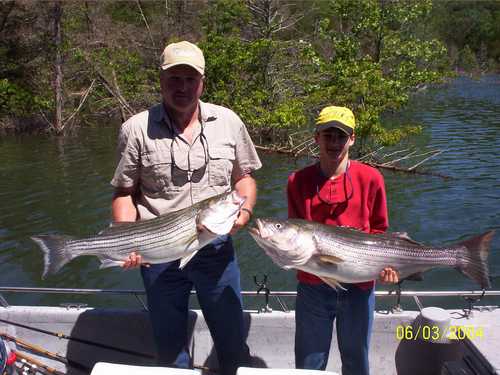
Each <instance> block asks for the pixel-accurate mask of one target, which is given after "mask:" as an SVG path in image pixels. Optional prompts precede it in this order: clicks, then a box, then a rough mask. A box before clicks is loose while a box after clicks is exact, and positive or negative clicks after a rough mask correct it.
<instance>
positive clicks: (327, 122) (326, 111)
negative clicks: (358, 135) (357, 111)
mask: <svg viewBox="0 0 500 375" xmlns="http://www.w3.org/2000/svg"><path fill="white" fill-rule="evenodd" d="M355 126H356V121H355V120H354V114H353V113H352V111H351V110H350V109H349V108H346V107H336V106H333V105H332V106H329V107H325V108H323V109H322V110H321V112H320V113H319V116H318V117H317V118H316V131H318V132H319V131H321V130H324V129H328V128H338V129H340V130H342V131H343V132H344V133H346V134H349V135H352V134H353V133H354V127H355Z"/></svg>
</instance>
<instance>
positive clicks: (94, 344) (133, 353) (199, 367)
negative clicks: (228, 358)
mask: <svg viewBox="0 0 500 375" xmlns="http://www.w3.org/2000/svg"><path fill="white" fill-rule="evenodd" d="M0 322H2V323H5V324H10V325H13V326H16V327H20V328H25V329H28V330H31V331H35V332H39V333H44V334H46V335H49V336H54V337H58V338H60V339H65V340H69V341H75V342H79V343H82V344H86V345H91V346H96V347H98V348H102V349H109V350H114V351H116V352H119V353H124V354H130V355H134V356H137V357H142V358H147V359H155V358H156V357H155V356H154V355H152V354H147V353H141V352H137V351H135V350H129V349H122V348H117V347H116V346H111V345H107V344H102V343H100V342H96V341H91V340H85V339H81V338H78V337H73V336H68V335H65V334H64V333H61V332H51V331H47V330H45V329H41V328H36V327H31V326H27V325H25V324H21V323H17V322H12V321H10V320H6V319H0ZM193 368H195V369H198V370H202V371H206V372H209V373H213V374H216V373H217V371H215V370H213V369H211V368H209V367H206V366H200V365H195V364H193Z"/></svg>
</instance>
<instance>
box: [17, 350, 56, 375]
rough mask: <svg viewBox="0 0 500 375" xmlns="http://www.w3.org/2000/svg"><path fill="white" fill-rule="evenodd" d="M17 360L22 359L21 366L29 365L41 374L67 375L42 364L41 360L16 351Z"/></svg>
mask: <svg viewBox="0 0 500 375" xmlns="http://www.w3.org/2000/svg"><path fill="white" fill-rule="evenodd" d="M14 353H16V356H17V358H21V361H20V362H21V364H23V365H25V364H26V365H28V366H30V367H31V369H32V370H34V371H38V372H41V373H42V374H44V375H66V374H65V373H64V372H62V371H59V370H56V369H55V368H53V367H50V366H47V365H46V364H44V363H42V362H40V361H39V360H37V359H35V358H33V357H30V356H28V355H26V354H24V353H22V352H20V351H17V350H14Z"/></svg>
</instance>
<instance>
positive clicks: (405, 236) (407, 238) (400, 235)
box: [390, 232, 425, 246]
mask: <svg viewBox="0 0 500 375" xmlns="http://www.w3.org/2000/svg"><path fill="white" fill-rule="evenodd" d="M390 235H391V236H392V237H395V238H399V239H400V240H405V241H407V242H409V243H412V244H415V245H419V246H425V245H424V244H422V243H420V242H418V241H415V240H414V239H413V238H411V237H410V236H409V235H408V233H407V232H392V233H391V234H390Z"/></svg>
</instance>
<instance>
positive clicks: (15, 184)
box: [0, 76, 500, 307]
mask: <svg viewBox="0 0 500 375" xmlns="http://www.w3.org/2000/svg"><path fill="white" fill-rule="evenodd" d="M398 119H399V121H402V122H418V123H421V124H423V126H424V131H423V133H422V134H421V135H420V136H418V137H417V138H416V139H413V140H412V146H415V147H418V148H419V149H429V148H431V149H442V150H445V152H444V153H443V154H441V155H440V156H439V157H438V158H436V159H434V160H431V161H429V162H428V163H426V164H425V168H426V169H428V170H432V171H433V172H438V173H441V174H444V175H448V176H450V177H452V179H448V180H446V179H441V178H439V177H434V176H414V175H407V174H402V173H393V172H388V171H383V173H384V176H385V178H386V187H387V193H388V204H389V212H390V225H391V230H393V231H405V232H408V233H409V234H410V235H411V236H412V237H413V238H414V239H416V240H418V241H420V242H425V243H429V244H433V245H438V244H449V243H452V242H454V241H460V240H463V239H465V238H467V237H469V236H473V235H475V234H478V233H481V232H484V231H486V230H489V229H499V228H500V178H499V176H500V153H499V150H500V76H488V77H485V78H482V79H481V80H477V81H476V80H470V79H467V78H460V79H457V80H455V81H453V82H452V83H450V84H449V85H447V86H444V87H439V88H433V89H429V90H427V91H426V92H424V93H419V94H418V95H417V96H416V97H415V98H414V99H413V100H412V103H411V105H410V106H409V108H407V109H406V110H405V111H404V112H403V113H401V114H398ZM117 126H118V124H98V125H97V126H95V127H92V128H85V129H81V130H80V131H79V132H78V134H77V135H75V136H71V137H67V138H47V137H43V136H19V137H14V136H8V137H3V138H0V181H1V182H0V201H1V204H0V284H1V285H2V286H24V287H29V286H30V287H64V288H103V289H113V288H114V289H142V282H141V279H140V276H139V272H138V271H122V270H121V269H118V268H114V269H105V270H100V269H99V268H98V266H99V262H98V260H97V259H96V258H95V257H81V258H78V259H76V260H74V261H72V262H71V263H70V264H69V265H67V266H66V267H64V268H63V269H62V270H61V272H60V273H59V274H57V275H55V276H52V277H49V278H48V279H47V280H41V278H40V277H41V274H42V268H43V259H42V254H41V252H40V250H39V249H38V248H37V247H36V245H35V244H34V243H33V242H32V241H31V240H29V236H31V235H34V234H40V233H65V234H71V235H74V236H86V235H90V234H94V233H96V232H98V231H99V230H100V229H101V228H103V227H105V226H107V225H108V223H109V220H110V201H111V194H112V189H111V186H110V185H109V181H110V179H111V176H112V173H113V171H114V167H115V144H116V135H117ZM261 158H262V161H263V164H264V167H263V168H262V170H260V171H258V172H257V173H256V178H257V180H258V184H259V201H258V204H257V207H256V209H255V215H256V216H278V217H283V218H284V217H286V198H285V185H286V180H287V177H288V175H289V174H290V173H291V172H292V171H293V170H295V169H297V168H300V167H302V166H304V165H306V164H307V163H308V162H310V161H308V160H299V161H296V160H291V159H288V158H286V157H282V156H276V155H267V154H261ZM235 240H236V247H237V253H238V258H239V261H240V265H241V269H242V286H243V288H244V289H246V290H255V289H256V286H255V284H254V276H256V277H257V278H258V279H259V280H260V279H262V277H263V275H265V274H267V275H268V286H269V287H270V288H271V289H272V290H294V289H295V284H296V282H295V274H294V272H291V271H288V272H287V271H283V270H280V269H279V268H278V267H277V266H275V265H274V264H273V263H272V262H271V261H270V259H269V258H267V256H266V255H265V254H264V253H263V252H262V251H261V250H260V249H259V248H258V247H257V246H256V245H255V243H254V242H253V240H252V239H251V237H250V236H249V235H248V233H246V232H243V231H242V232H241V233H239V234H238V235H237V236H236V238H235ZM490 270H491V274H492V276H493V287H494V288H495V289H500V278H499V276H500V234H497V235H496V236H495V238H494V239H493V242H492V252H491V255H490ZM381 288H382V289H384V288H386V287H383V286H382V287H381ZM404 288H405V289H413V290H423V289H430V290H464V289H465V290H471V289H477V286H476V285H475V284H474V283H472V282H471V281H470V280H468V279H466V278H465V277H463V276H462V275H460V274H458V273H457V272H456V271H454V270H434V271H430V272H427V273H426V274H425V280H424V281H423V282H419V283H417V282H407V283H405V285H404ZM5 297H6V298H7V299H8V301H9V302H11V303H13V304H21V303H24V304H37V303H43V304H49V303H60V302H66V301H73V302H74V301H83V302H86V303H89V304H91V305H105V304H113V305H115V306H119V305H121V306H123V305H126V306H137V301H135V300H134V299H133V298H132V297H109V296H107V297H84V296H64V297H62V296H59V297H58V296H50V295H45V296H41V295H13V294H10V293H7V294H5ZM431 302H432V301H431ZM431 302H428V303H431ZM486 302H488V301H486ZM426 303H427V301H426ZM439 303H444V301H439ZM245 305H246V306H247V307H253V306H255V302H252V301H250V300H247V301H245Z"/></svg>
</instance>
